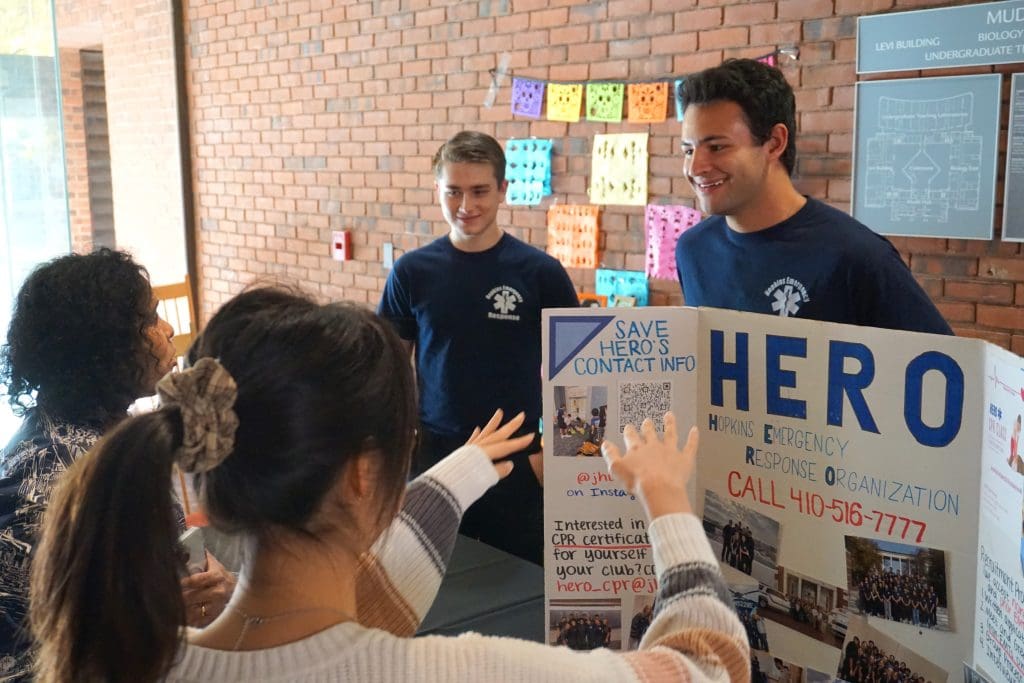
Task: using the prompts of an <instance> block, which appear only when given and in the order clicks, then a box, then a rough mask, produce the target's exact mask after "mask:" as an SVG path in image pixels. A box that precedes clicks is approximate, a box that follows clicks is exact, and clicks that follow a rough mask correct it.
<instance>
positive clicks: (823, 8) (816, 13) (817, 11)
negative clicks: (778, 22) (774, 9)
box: [779, 0, 832, 20]
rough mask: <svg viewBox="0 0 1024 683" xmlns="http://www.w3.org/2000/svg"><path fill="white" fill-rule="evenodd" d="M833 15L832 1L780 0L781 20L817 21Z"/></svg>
mask: <svg viewBox="0 0 1024 683" xmlns="http://www.w3.org/2000/svg"><path fill="white" fill-rule="evenodd" d="M831 15H832V0H779V19H782V20H788V19H817V18H819V17H828V16H831Z"/></svg>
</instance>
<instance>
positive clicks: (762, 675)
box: [750, 652, 804, 683]
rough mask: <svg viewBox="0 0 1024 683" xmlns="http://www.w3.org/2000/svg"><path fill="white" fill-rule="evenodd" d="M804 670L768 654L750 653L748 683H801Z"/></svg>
mask: <svg viewBox="0 0 1024 683" xmlns="http://www.w3.org/2000/svg"><path fill="white" fill-rule="evenodd" d="M803 678H804V668H803V667H802V666H800V665H798V664H793V663H792V662H786V661H783V660H782V659H780V658H779V657H773V656H772V655H771V654H770V653H768V652H752V653H750V683H801V682H802V681H803Z"/></svg>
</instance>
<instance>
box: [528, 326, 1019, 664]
mask: <svg viewBox="0 0 1024 683" xmlns="http://www.w3.org/2000/svg"><path fill="white" fill-rule="evenodd" d="M602 313H605V315H600V316H597V315H594V314H592V313H591V314H590V315H587V312H582V311H581V312H569V311H562V310H556V311H546V312H545V321H544V329H545V338H544V344H545V347H544V348H545V354H546V358H545V368H547V369H548V370H547V372H546V374H545V378H544V379H545V385H544V401H545V415H549V414H550V415H551V416H552V417H554V418H556V425H557V413H558V410H559V408H561V407H562V404H561V403H557V402H558V401H560V400H561V401H562V402H563V403H564V402H567V401H568V399H569V397H570V396H573V397H576V399H575V400H576V401H577V404H576V405H579V406H580V409H582V410H585V409H587V408H590V407H591V406H590V404H589V403H587V405H583V404H584V403H586V402H587V401H590V402H591V403H594V402H596V403H595V405H594V406H593V407H597V408H598V409H599V413H600V405H604V406H606V411H605V415H606V420H605V426H604V432H603V433H602V434H600V436H601V437H602V438H604V439H607V438H611V439H615V440H616V441H617V442H618V443H619V444H620V446H621V436H620V433H619V432H620V430H621V426H622V424H623V421H624V419H626V418H629V419H630V420H639V419H641V418H642V417H644V416H650V417H652V418H653V417H656V416H657V415H659V414H660V413H662V412H664V410H665V409H666V407H667V406H669V405H670V406H671V407H672V409H673V410H674V411H675V412H676V414H677V416H679V418H680V419H679V422H680V424H681V425H685V424H694V423H695V424H697V425H698V426H700V428H701V430H702V435H701V453H700V455H699V459H698V470H697V477H696V482H695V492H694V493H695V498H694V500H695V502H696V505H697V508H696V509H698V510H699V511H700V513H699V514H700V516H701V517H702V519H703V522H704V528H705V530H706V531H707V532H708V535H709V539H710V541H711V543H712V547H713V549H714V550H715V552H716V553H717V554H718V555H719V558H720V560H721V564H722V570H723V574H724V575H725V578H726V580H727V582H728V583H729V584H730V588H731V589H732V591H733V596H734V601H735V603H736V606H737V609H738V611H739V612H740V614H741V617H742V618H743V619H744V621H745V622H746V623H748V624H751V625H754V624H757V626H756V627H754V626H752V628H751V631H750V632H751V633H753V634H754V635H752V636H751V645H752V646H753V650H754V656H755V657H757V658H758V659H759V661H760V662H762V665H763V666H766V667H777V666H778V665H777V664H776V662H775V660H776V659H778V661H779V662H782V665H783V666H784V667H788V668H789V669H790V671H793V670H800V671H802V672H804V673H805V676H806V677H807V678H808V679H809V680H810V679H813V680H829V681H831V680H833V679H834V678H835V677H837V676H841V675H842V674H843V666H844V658H845V657H844V653H845V652H846V650H845V648H846V647H847V646H849V644H850V643H851V642H852V641H853V639H854V638H855V637H857V638H860V639H862V640H865V641H866V640H873V641H874V643H875V646H876V647H878V648H879V649H880V651H882V652H884V653H885V654H887V655H888V654H892V655H894V656H898V657H899V658H900V661H905V662H907V663H908V664H907V665H908V667H913V669H912V670H913V671H915V672H917V673H919V674H921V675H924V676H925V677H926V680H932V681H939V680H948V681H950V682H952V681H954V680H956V681H959V680H960V678H961V677H962V676H963V662H964V661H965V660H966V661H967V662H968V663H969V664H972V665H975V666H977V668H978V670H979V671H980V672H981V673H982V674H984V675H986V676H989V677H991V679H992V680H993V681H997V682H1001V681H1013V680H1020V676H1019V675H1016V674H1014V675H1009V674H1008V673H1007V671H1014V670H1015V669H1014V668H1013V667H1014V666H1015V664H1014V663H1013V662H1018V663H1019V662H1022V661H1024V642H1021V641H1022V638H1021V637H1020V629H1019V628H1016V629H1015V630H1014V627H1013V624H1014V622H1013V619H1014V618H1016V616H1017V615H1019V614H1021V613H1022V612H1024V573H1022V568H1021V560H1020V557H1018V554H1017V553H1018V551H1019V550H1020V548H1021V529H1022V524H1024V516H1022V514H1024V513H1022V507H1024V505H1022V503H1024V498H1022V493H1021V491H1022V489H1024V474H1021V473H1018V470H1017V469H1016V467H1017V466H1016V465H1015V466H1014V468H1011V467H1010V465H1009V464H1008V458H1009V457H1010V456H1009V455H1008V453H1009V450H1010V446H1009V442H1010V438H1011V436H1012V435H1013V434H1014V429H1015V424H1016V418H1017V415H1018V414H1021V413H1024V394H1022V393H1021V391H1022V387H1024V361H1022V360H1021V359H1020V358H1018V357H1017V356H1014V355H1013V354H1010V353H1009V352H1006V351H1004V350H1002V349H999V348H997V347H994V346H992V345H990V344H987V343H986V342H982V341H979V340H972V339H960V338H956V337H945V336H940V335H928V334H919V333H908V332H899V331H890V330H879V329H874V328H866V327H857V326H849V325H838V324H830V323H821V322H816V321H807V320H800V319H780V318H776V317H774V316H761V315H756V314H749V313H737V312H732V311H722V310H715V309H692V308H653V309H636V310H619V309H608V310H607V311H603V312H602ZM644 340H647V341H648V342H649V343H644ZM631 345H632V349H631ZM659 348H665V349H666V352H665V353H664V354H659V353H658V349H659ZM631 350H632V351H633V352H632V353H631V352H630V351H631ZM665 358H684V359H686V360H685V361H684V362H685V366H684V369H685V371H682V372H681V371H679V366H678V364H676V365H673V364H668V365H666V366H665V367H664V368H662V367H661V363H662V362H663V360H664V359H665ZM634 361H636V362H634ZM689 368H693V369H692V370H691V369H689ZM996 376H998V377H999V378H1000V379H999V382H1001V383H1002V384H997V383H996V382H995V380H994V379H993V377H996ZM663 381H670V382H671V391H670V392H665V391H662V392H661V393H660V395H661V396H662V398H661V399H660V400H656V399H654V398H653V397H654V396H658V395H659V394H658V392H653V393H652V392H645V393H643V394H641V395H640V399H639V400H634V398H633V396H634V395H635V394H636V392H635V389H630V390H628V391H625V392H624V388H625V387H628V386H630V385H633V384H637V383H638V382H646V383H649V384H657V383H659V382H663ZM1004 385H1005V386H1004ZM571 387H580V389H571V390H570V389H569V388H571ZM594 387H600V388H601V389H599V390H598V391H597V392H596V393H595V392H594V390H593V388H594ZM687 392H692V393H689V394H687ZM624 397H625V398H624ZM602 402H603V403H602ZM556 403H557V404H556ZM624 403H632V405H631V406H628V407H624V405H623V404H624ZM993 406H994V407H993ZM567 409H568V410H570V412H571V408H567ZM586 434H588V432H587V430H586V429H584V430H583V433H582V436H583V437H584V438H585V437H586ZM1013 438H1014V444H1016V439H1017V437H1013ZM560 443H561V444H564V443H569V437H567V436H562V435H561V434H560V433H559V432H558V429H557V427H556V429H554V430H550V431H549V436H548V437H547V438H546V439H545V454H544V457H545V482H546V486H545V521H546V524H547V532H548V534H547V540H546V548H545V553H546V555H545V573H546V577H545V581H546V586H545V587H546V595H547V600H548V605H549V622H548V627H549V633H550V634H551V635H552V638H556V637H557V634H558V627H559V624H560V623H561V621H560V618H557V614H562V615H563V616H565V614H564V613H565V610H566V609H569V610H570V612H571V609H572V607H578V608H579V609H580V611H586V609H587V608H588V607H590V606H591V605H594V606H595V608H596V605H598V604H600V606H601V607H602V608H605V609H606V610H609V611H612V612H616V614H617V618H618V623H619V624H620V626H619V633H618V634H617V637H616V638H615V642H617V643H618V647H621V648H622V649H629V648H630V647H635V643H633V642H632V641H631V639H630V637H629V633H628V631H629V630H630V626H631V624H632V621H633V619H634V618H635V617H636V615H637V614H642V613H643V610H644V607H645V606H646V604H647V602H648V601H649V600H650V595H651V593H653V589H654V586H653V585H652V580H653V577H652V576H651V575H650V574H649V573H648V572H649V571H652V570H651V568H650V566H649V558H648V557H647V556H646V554H645V552H646V549H645V548H644V547H642V546H644V542H643V540H644V539H643V537H641V536H640V535H639V534H641V533H642V531H643V529H642V527H641V526H640V523H641V522H642V520H643V515H642V512H641V510H640V507H639V504H638V503H636V502H635V501H631V500H629V496H628V495H623V494H622V493H608V492H611V491H616V490H617V489H621V487H620V486H619V485H618V484H617V483H616V482H614V481H613V480H612V479H611V478H610V477H608V475H607V473H606V469H605V467H604V464H603V462H601V460H600V459H599V458H596V457H588V455H586V454H577V453H578V451H573V449H572V447H565V446H564V445H563V446H562V448H561V451H560V452H556V449H558V448H559V445H560ZM1021 452H1022V455H1024V446H1022V448H1021ZM1020 472H1024V460H1022V461H1020ZM999 487H1001V488H999ZM593 489H599V491H598V492H596V493H595V492H594V491H593ZM990 489H991V490H995V491H996V493H991V492H990ZM577 491H579V493H577ZM990 499H992V500H998V501H999V502H998V504H997V503H994V502H988V501H989V500H990ZM986 506H988V507H987V508H986ZM1006 511H1010V512H1012V514H1010V515H1007V512H1006ZM580 524H583V525H584V526H587V527H588V529H587V530H586V531H587V533H590V535H591V537H590V538H586V539H584V538H583V537H582V534H581V531H580V528H579V525H580ZM605 528H607V529H611V530H613V533H615V534H619V533H621V534H627V535H628V534H635V535H636V537H629V538H625V537H623V538H619V537H618V536H614V537H609V538H603V537H601V535H603V534H607V533H608V531H606V530H605ZM597 529H601V531H595V530H597ZM737 530H738V531H737ZM570 536H571V537H570ZM595 536H597V538H595ZM727 538H728V539H729V540H728V543H726V539H727ZM733 539H739V540H733ZM595 540H598V541H609V543H608V544H605V545H622V546H636V547H630V548H629V549H630V550H635V551H637V552H636V553H635V559H634V558H633V556H631V558H630V559H631V560H632V564H631V565H629V566H626V562H625V561H621V562H618V563H616V562H605V561H604V560H603V556H602V558H598V557H595V556H594V555H593V554H591V556H590V557H589V560H590V561H589V562H587V561H581V560H587V559H588V558H586V557H583V555H585V554H586V553H585V552H584V551H585V550H586V549H587V546H593V545H600V544H595V543H593V541H595ZM612 541H614V543H611V542H612ZM574 546H580V547H574ZM996 548H998V549H999V550H998V551H997V550H996ZM590 549H591V550H593V548H590ZM604 549H605V550H606V549H607V548H604ZM983 550H984V553H983V552H982V551H983ZM567 551H575V553H579V554H572V556H571V557H570V554H569V553H567ZM641 551H644V552H641ZM573 565H580V566H579V567H577V568H575V569H573V568H572V567H573ZM617 574H619V575H617ZM588 582H589V583H588ZM588 600H589V601H590V602H587V601H588ZM567 601H568V602H567ZM573 601H575V602H573ZM595 601H610V602H601V603H597V602H595ZM986 604H987V605H989V607H990V609H989V610H988V612H985V611H984V609H985V605H986ZM555 605H557V606H558V607H559V609H562V610H563V613H557V614H556V610H554V606H555ZM567 606H568V607H567ZM993 606H994V607H993ZM915 608H916V610H915ZM915 612H916V613H915ZM553 615H554V616H553ZM552 642H554V640H552ZM882 648H885V649H882ZM1021 675H1024V674H1021Z"/></svg>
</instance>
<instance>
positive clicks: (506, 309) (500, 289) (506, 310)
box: [485, 285, 523, 320]
mask: <svg viewBox="0 0 1024 683" xmlns="http://www.w3.org/2000/svg"><path fill="white" fill-rule="evenodd" d="M485 298H486V299H487V300H488V301H490V302H491V305H492V306H493V307H494V310H493V311H488V312H487V317H488V318H493V319H494V320H519V316H518V315H516V314H515V313H513V311H515V310H516V306H518V305H519V304H521V303H523V295H522V294H520V293H519V292H517V291H516V290H515V289H514V288H512V287H509V286H508V285H498V286H497V287H495V288H494V289H492V290H491V291H489V292H487V296H486V297H485Z"/></svg>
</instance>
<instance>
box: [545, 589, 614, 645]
mask: <svg viewBox="0 0 1024 683" xmlns="http://www.w3.org/2000/svg"><path fill="white" fill-rule="evenodd" d="M548 643H549V644H550V645H564V646H566V647H568V648H569V649H570V650H596V649H597V648H599V647H607V648H610V649H612V650H621V649H622V601H621V600H618V599H584V600H568V599H557V600H552V601H551V614H550V621H549V622H548Z"/></svg>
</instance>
